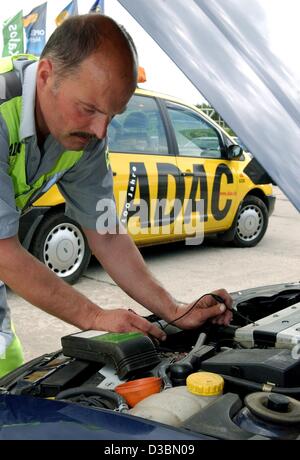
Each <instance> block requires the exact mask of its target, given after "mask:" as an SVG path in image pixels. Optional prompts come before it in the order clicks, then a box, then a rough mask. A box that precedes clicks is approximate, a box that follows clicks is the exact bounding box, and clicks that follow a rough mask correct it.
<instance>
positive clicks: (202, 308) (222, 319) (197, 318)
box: [170, 289, 232, 329]
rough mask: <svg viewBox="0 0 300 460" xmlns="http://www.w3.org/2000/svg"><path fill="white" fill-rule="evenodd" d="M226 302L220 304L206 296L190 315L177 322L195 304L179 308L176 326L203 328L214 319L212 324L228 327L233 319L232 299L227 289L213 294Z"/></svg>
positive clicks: (176, 313)
mask: <svg viewBox="0 0 300 460" xmlns="http://www.w3.org/2000/svg"><path fill="white" fill-rule="evenodd" d="M212 294H215V295H217V296H219V297H221V298H222V299H223V300H224V303H223V304H221V303H218V301H217V300H215V299H214V297H213V296H211V295H206V296H205V297H203V298H202V299H201V300H199V301H198V302H197V303H196V305H195V306H194V308H193V309H192V310H191V312H190V313H188V314H186V316H184V317H183V318H182V319H180V320H179V321H175V322H174V320H176V318H179V317H181V316H183V315H184V314H185V313H187V312H188V311H189V310H190V309H191V308H192V306H193V305H194V304H195V302H192V303H190V304H188V305H184V306H178V307H177V310H176V312H175V314H174V318H173V320H170V322H172V323H173V322H174V324H175V325H176V326H178V327H180V328H182V329H193V328H196V327H199V326H202V324H204V323H205V322H206V321H207V320H209V319H212V323H214V324H219V325H224V326H228V325H229V323H230V321H231V319H232V312H231V308H232V298H231V297H230V295H229V294H228V292H227V291H226V290H225V289H219V290H218V291H214V292H212Z"/></svg>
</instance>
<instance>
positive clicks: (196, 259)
mask: <svg viewBox="0 0 300 460" xmlns="http://www.w3.org/2000/svg"><path fill="white" fill-rule="evenodd" d="M274 192H275V195H276V196H277V201H276V206H275V211H274V214H273V216H272V217H271V219H270V224H269V228H268V231H267V233H266V235H265V237H264V238H263V240H262V241H261V242H260V243H259V244H258V245H257V246H256V247H255V248H250V249H239V248H233V247H228V246H227V245H225V244H224V243H222V242H220V241H219V240H218V239H216V238H210V239H207V240H205V242H204V244H202V245H201V246H185V244H184V243H179V244H178V243H176V244H168V245H164V246H157V247H151V248H145V249H143V250H142V254H143V256H144V258H145V260H146V262H147V264H148V266H149V268H150V269H151V271H152V272H153V273H154V275H155V276H156V278H157V279H158V280H159V281H160V282H161V283H162V284H163V285H164V286H165V287H166V288H167V289H168V290H169V291H170V292H171V293H172V295H173V296H174V297H175V298H176V299H178V300H180V301H186V302H188V301H192V300H193V299H196V298H198V297H200V296H201V295H202V294H204V293H206V292H210V291H212V290H214V289H218V288H226V289H227V290H228V291H229V292H230V291H231V292H233V291H238V290H242V289H247V288H251V287H256V286H263V285H269V284H277V283H284V282H292V281H299V280H300V270H299V267H300V216H299V213H298V211H296V209H295V208H294V207H293V206H292V205H291V204H290V202H289V201H288V199H287V198H286V197H285V196H284V195H283V194H282V193H281V191H280V190H279V189H277V188H275V189H274ZM24 275H25V272H24ZM74 287H75V288H76V289H77V290H78V291H80V292H81V293H83V294H85V295H86V296H88V297H89V298H90V299H91V300H92V301H94V302H96V303H97V304H98V305H101V306H103V307H106V308H116V307H117V308H119V307H125V308H129V307H130V308H134V309H135V310H136V311H137V312H138V313H140V314H147V310H145V309H144V308H143V307H141V306H140V305H138V304H137V303H136V302H134V301H133V300H132V299H130V298H129V297H128V296H127V295H126V294H125V293H124V292H122V291H121V289H120V288H119V287H118V286H116V285H115V283H114V282H113V281H112V280H111V278H110V277H109V276H108V275H107V274H106V273H105V272H104V270H103V269H102V268H101V267H100V266H99V264H98V263H97V261H96V260H92V262H91V264H90V266H89V268H88V270H87V272H86V274H85V275H84V276H83V277H82V278H81V279H80V281H79V282H78V283H77V284H76V285H75V286H74ZM8 299H9V304H10V307H11V310H12V317H13V321H14V323H15V327H16V330H17V333H18V335H19V337H20V339H21V341H22V343H23V347H24V353H25V359H26V360H29V359H32V358H34V357H36V356H39V355H41V354H43V353H49V352H51V351H55V350H58V349H59V348H60V338H61V337H62V336H64V335H67V334H70V333H72V332H75V331H77V329H76V328H74V327H73V326H70V325H68V324H66V323H64V322H62V321H60V320H58V319H56V318H54V317H51V316H49V315H47V314H46V313H44V312H42V311H40V310H39V309H38V308H36V307H33V306H32V305H29V304H28V303H27V302H26V301H24V300H23V299H21V298H20V297H18V296H17V295H15V294H14V293H12V292H8Z"/></svg>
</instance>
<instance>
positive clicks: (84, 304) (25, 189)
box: [0, 15, 231, 375]
mask: <svg viewBox="0 0 300 460" xmlns="http://www.w3.org/2000/svg"><path fill="white" fill-rule="evenodd" d="M10 66H13V69H12V68H11V67H10ZM137 70H138V64H137V53H136V50H135V47H134V44H133V43H132V41H131V39H130V38H129V37H128V35H127V33H126V32H125V31H124V30H123V29H121V28H120V27H119V26H118V25H117V24H116V23H115V22H114V21H113V20H111V19H110V18H108V17H105V16H101V15H86V16H78V17H74V18H70V19H69V20H67V21H65V22H64V24H63V25H62V26H60V27H59V28H58V29H57V30H56V31H55V32H54V34H53V35H52V37H51V38H50V40H49V42H48V44H47V45H46V48H45V50H44V52H43V55H42V56H41V59H40V61H39V62H35V61H31V60H30V59H29V60H28V59H27V60H26V59H25V60H24V59H15V60H14V62H13V64H12V61H11V60H10V59H8V60H6V61H2V72H1V69H0V72H1V73H2V75H0V77H1V78H0V90H1V94H0V98H1V100H2V102H3V103H2V104H1V105H0V142H1V148H0V184H1V187H0V279H1V280H3V282H4V283H5V284H7V285H8V286H9V287H10V288H11V289H12V290H14V291H15V292H16V293H17V294H19V295H20V296H21V297H23V298H24V299H26V300H27V301H28V302H30V303H32V304H33V305H36V306H37V307H39V308H41V309H42V310H44V311H46V312H48V313H50V314H52V315H54V316H56V317H58V318H60V319H62V320H64V321H66V322H69V323H71V324H73V325H75V326H77V327H78V328H80V329H83V330H88V329H96V330H103V331H111V332H125V331H140V332H142V333H144V334H149V335H152V336H154V337H156V338H157V339H163V338H164V332H163V331H161V330H159V329H158V328H157V327H155V326H154V325H152V324H150V323H149V322H148V321H147V320H146V319H144V318H141V317H140V316H138V315H136V314H134V313H133V312H131V311H128V310H126V309H117V310H104V309H103V308H101V307H99V306H98V305H95V304H94V303H92V302H91V301H90V300H88V299H87V298H86V297H84V296H83V295H81V294H79V293H78V292H77V291H75V289H73V288H72V287H71V286H68V285H67V284H65V283H64V282H63V281H61V280H60V279H59V278H57V277H56V276H55V274H53V273H52V272H51V271H49V270H48V269H47V268H46V267H45V266H44V265H43V264H41V263H40V262H39V261H38V260H36V259H35V258H34V257H32V256H31V255H30V254H29V253H28V252H27V251H25V250H24V249H23V248H22V246H21V245H20V243H19V240H18V237H17V233H18V222H19V217H20V211H23V212H24V211H25V210H26V209H27V208H28V207H29V206H30V205H31V204H32V203H33V201H35V199H36V198H37V196H39V194H40V193H42V192H44V191H45V190H46V189H47V188H48V187H49V186H50V185H51V184H53V183H54V182H57V184H58V187H59V189H60V191H61V193H62V194H63V195H64V197H65V199H66V203H67V209H66V213H67V215H68V216H69V217H71V218H73V219H75V220H76V221H78V222H79V223H80V224H81V226H82V228H83V230H84V232H85V234H86V237H87V240H88V243H89V245H90V248H91V250H92V252H93V254H94V255H95V256H96V257H97V259H98V260H99V261H100V262H101V264H102V266H103V267H104V268H105V269H106V270H107V272H108V273H109V274H110V276H111V277H112V278H113V279H114V280H115V281H116V283H117V284H118V285H119V286H120V287H121V288H123V290H124V291H125V292H126V293H127V294H128V295H129V296H131V297H132V298H134V299H135V300H136V301H137V302H139V303H140V304H142V305H143V306H145V307H147V308H148V309H149V310H151V311H152V312H154V313H155V314H157V315H159V316H160V317H162V318H163V319H165V320H166V321H168V322H171V321H174V320H176V319H177V318H179V317H182V318H181V319H180V320H178V321H177V322H176V324H177V325H178V326H180V327H182V328H193V327H196V326H199V325H201V324H202V323H204V322H205V321H206V320H207V319H208V318H214V321H215V322H218V323H219V324H228V323H229V322H230V320H231V312H230V308H231V298H230V296H229V294H228V293H227V292H226V291H225V290H220V291H216V294H218V295H219V296H221V297H222V299H223V300H224V304H225V305H222V304H221V305H220V303H218V302H217V301H216V300H215V298H214V297H212V296H210V295H208V296H206V297H204V298H203V300H202V301H199V302H198V303H197V305H196V308H193V311H191V312H189V310H190V309H191V307H192V304H191V305H178V304H177V303H176V301H175V300H174V299H173V298H172V297H171V295H170V294H168V293H167V292H166V291H165V289H164V288H163V287H162V286H161V285H160V284H159V283H158V281H157V280H155V279H154V277H153V276H152V275H151V273H150V272H149V271H148V269H147V268H146V266H145V263H144V261H143V259H142V257H141V255H140V253H139V252H138V250H137V249H136V247H135V245H134V244H133V242H132V240H131V239H130V237H129V236H128V235H126V234H125V233H124V231H122V229H121V227H120V225H119V224H118V225H119V232H117V233H118V234H112V233H111V232H109V229H100V232H99V228H98V226H97V219H98V218H99V212H96V209H97V203H98V202H99V200H100V199H106V200H110V202H111V203H112V206H111V209H110V213H111V215H113V216H114V219H115V222H116V221H117V217H116V208H115V205H114V201H113V188H112V172H111V169H110V168H109V166H108V165H107V158H106V153H107V147H106V132H107V127H108V125H109V123H110V121H111V120H112V118H113V117H114V116H115V115H116V114H119V113H122V112H123V111H124V110H125V109H126V105H127V103H128V101H129V99H130V98H131V96H132V94H133V92H134V90H135V88H136V84H137ZM96 228H97V230H98V231H97V230H96ZM0 296H1V297H0V347H2V349H1V348H0V354H2V360H0V375H4V374H5V373H7V372H9V371H11V370H12V369H14V368H15V367H16V366H18V365H20V364H21V363H22V353H21V348H20V345H19V342H18V339H17V338H16V337H15V335H14V332H13V330H12V326H11V320H10V314H9V309H8V306H7V303H6V295H5V286H4V284H3V283H1V286H0ZM226 307H227V308H226Z"/></svg>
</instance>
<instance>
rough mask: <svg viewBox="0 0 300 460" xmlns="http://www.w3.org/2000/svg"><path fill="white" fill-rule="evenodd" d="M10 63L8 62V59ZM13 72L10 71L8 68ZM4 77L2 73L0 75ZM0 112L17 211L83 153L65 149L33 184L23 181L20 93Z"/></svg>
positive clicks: (42, 192) (23, 146)
mask: <svg viewBox="0 0 300 460" xmlns="http://www.w3.org/2000/svg"><path fill="white" fill-rule="evenodd" d="M7 62H8V61H7V58H5V65H1V63H2V64H3V59H0V70H1V68H6V69H7V68H9V67H8V63H7ZM11 62H12V61H11ZM12 72H14V70H13V71H12ZM3 76H4V77H5V74H4V75H3ZM0 114H1V115H2V118H3V119H4V121H5V123H6V126H7V130H8V136H9V171H8V172H9V175H10V176H11V178H12V181H13V186H14V191H15V200H16V205H17V207H18V208H19V209H20V210H23V209H24V208H25V207H28V206H30V205H31V204H32V203H33V202H34V201H36V200H37V198H38V197H40V196H41V195H42V194H44V193H45V192H46V191H47V190H49V188H50V187H51V186H52V185H54V184H55V183H56V182H58V181H59V179H60V178H61V177H62V176H63V175H64V174H65V172H66V171H68V170H69V169H71V168H72V167H73V166H75V164H77V163H78V161H79V160H80V159H81V158H82V156H83V151H79V152H77V151H71V150H68V151H65V152H64V153H62V154H61V155H60V157H59V159H58V160H57V163H56V165H55V166H54V167H53V168H52V169H51V171H49V172H48V173H46V174H44V175H43V176H41V177H40V178H39V179H38V180H37V181H36V182H34V183H33V184H31V185H30V184H27V178H26V151H25V144H24V143H21V142H20V137H19V129H20V122H21V114H22V96H18V97H14V98H12V99H10V100H8V101H6V102H4V103H3V104H2V105H0Z"/></svg>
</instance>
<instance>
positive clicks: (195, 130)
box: [168, 106, 222, 158]
mask: <svg viewBox="0 0 300 460" xmlns="http://www.w3.org/2000/svg"><path fill="white" fill-rule="evenodd" d="M168 112H169V116H170V118H171V122H172V124H173V128H174V131H175V135H176V139H177V143H178V149H179V155H181V156H188V157H190V156H192V157H197V158H200V157H201V158H221V156H222V155H221V146H220V141H219V136H218V133H217V131H216V130H215V129H214V128H213V127H212V126H211V125H209V124H208V123H207V122H206V121H205V120H204V119H203V118H201V117H200V116H198V115H197V114H196V113H195V112H192V111H190V110H188V109H185V108H184V107H177V106H176V107H173V106H170V107H168Z"/></svg>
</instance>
